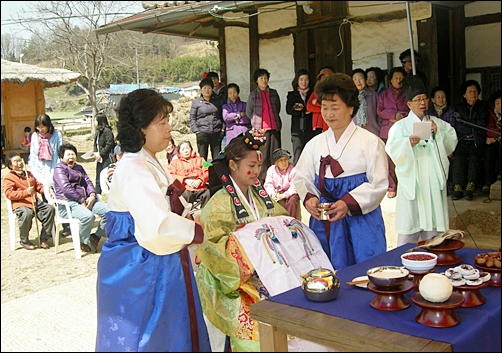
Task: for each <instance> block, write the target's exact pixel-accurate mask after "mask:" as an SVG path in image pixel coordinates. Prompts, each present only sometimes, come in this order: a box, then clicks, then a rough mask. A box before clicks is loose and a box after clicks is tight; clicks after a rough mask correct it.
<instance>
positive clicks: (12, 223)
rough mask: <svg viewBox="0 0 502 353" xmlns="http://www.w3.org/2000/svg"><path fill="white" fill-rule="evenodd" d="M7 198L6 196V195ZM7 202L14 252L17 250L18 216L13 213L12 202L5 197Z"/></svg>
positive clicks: (11, 245) (11, 247) (11, 243)
mask: <svg viewBox="0 0 502 353" xmlns="http://www.w3.org/2000/svg"><path fill="white" fill-rule="evenodd" d="M4 196H5V194H4ZM5 200H6V202H7V213H8V215H9V236H10V249H11V250H12V251H14V250H16V228H17V225H16V223H17V222H16V218H17V216H16V214H15V213H14V212H13V211H12V201H11V200H9V199H8V198H7V196H5Z"/></svg>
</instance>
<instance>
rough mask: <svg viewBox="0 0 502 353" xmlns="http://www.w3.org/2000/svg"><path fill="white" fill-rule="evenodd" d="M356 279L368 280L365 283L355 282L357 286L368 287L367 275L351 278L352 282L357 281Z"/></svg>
mask: <svg viewBox="0 0 502 353" xmlns="http://www.w3.org/2000/svg"><path fill="white" fill-rule="evenodd" d="M358 281H368V282H366V283H361V284H356V286H357V287H359V288H368V283H369V278H368V276H359V277H356V278H354V279H353V280H352V282H358Z"/></svg>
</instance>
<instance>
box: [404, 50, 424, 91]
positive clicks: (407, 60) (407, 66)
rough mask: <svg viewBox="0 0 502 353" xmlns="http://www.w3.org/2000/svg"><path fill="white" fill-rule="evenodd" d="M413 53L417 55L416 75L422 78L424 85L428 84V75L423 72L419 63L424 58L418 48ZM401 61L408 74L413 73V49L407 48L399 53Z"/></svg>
mask: <svg viewBox="0 0 502 353" xmlns="http://www.w3.org/2000/svg"><path fill="white" fill-rule="evenodd" d="M413 55H414V57H415V71H416V75H417V76H418V77H419V78H420V80H421V81H422V83H423V84H424V86H427V76H425V73H423V72H422V71H420V70H419V69H418V64H419V62H420V60H421V59H422V57H421V55H420V54H419V53H418V52H417V51H416V50H413ZM399 61H401V64H402V65H403V69H404V71H405V72H406V75H407V76H409V75H413V65H412V63H411V49H406V50H405V51H403V52H402V53H401V54H399Z"/></svg>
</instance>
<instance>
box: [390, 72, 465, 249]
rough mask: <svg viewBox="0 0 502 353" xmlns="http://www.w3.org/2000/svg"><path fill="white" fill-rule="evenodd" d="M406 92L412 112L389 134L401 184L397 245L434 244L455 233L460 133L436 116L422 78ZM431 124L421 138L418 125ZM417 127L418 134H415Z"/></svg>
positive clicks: (411, 80)
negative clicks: (454, 162)
mask: <svg viewBox="0 0 502 353" xmlns="http://www.w3.org/2000/svg"><path fill="white" fill-rule="evenodd" d="M403 87H404V91H405V95H406V99H407V100H408V103H407V104H408V107H409V108H410V109H411V111H410V113H409V114H408V116H407V117H406V118H404V119H402V120H399V121H398V122H396V123H395V124H394V125H393V126H392V127H391V129H390V131H389V138H388V140H387V144H386V145H385V151H386V152H387V154H388V155H389V156H390V158H391V159H392V161H393V162H394V164H395V165H396V175H397V178H398V180H399V183H398V186H397V190H398V192H397V200H396V221H395V225H396V233H397V234H398V239H397V245H398V246H400V245H403V244H406V243H416V242H418V240H419V238H420V237H421V239H422V240H426V239H430V238H432V237H433V236H435V235H437V234H439V233H440V232H444V231H446V230H448V229H449V219H448V218H449V216H448V199H447V195H446V179H447V176H448V169H449V166H450V163H449V161H448V155H449V154H451V153H452V152H453V151H454V150H455V147H456V146H457V134H456V133H455V129H453V128H452V127H451V125H450V124H448V123H447V122H445V121H443V120H441V119H439V118H436V117H430V116H429V115H428V113H427V110H428V108H429V104H428V103H429V99H428V97H427V94H426V90H425V86H424V84H423V83H422V81H421V80H420V79H419V78H418V77H416V76H407V77H405V78H404V80H403ZM427 121H430V123H431V125H430V134H426V135H427V136H425V138H423V137H424V136H422V138H420V136H418V125H420V123H421V122H427ZM414 126H415V130H414Z"/></svg>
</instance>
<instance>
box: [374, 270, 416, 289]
mask: <svg viewBox="0 0 502 353" xmlns="http://www.w3.org/2000/svg"><path fill="white" fill-rule="evenodd" d="M409 274H410V271H409V270H407V269H406V268H404V267H398V266H377V267H373V268H370V269H369V270H368V271H366V275H367V276H368V279H369V280H370V282H371V283H373V285H375V286H377V287H379V288H385V289H394V288H398V287H399V286H401V285H402V284H404V282H406V280H407V279H408V275H409Z"/></svg>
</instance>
